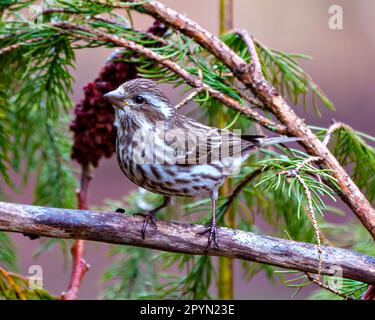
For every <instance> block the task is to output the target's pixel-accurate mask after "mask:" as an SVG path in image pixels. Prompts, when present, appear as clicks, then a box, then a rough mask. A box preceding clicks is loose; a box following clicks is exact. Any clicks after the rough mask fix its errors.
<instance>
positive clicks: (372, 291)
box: [362, 285, 375, 300]
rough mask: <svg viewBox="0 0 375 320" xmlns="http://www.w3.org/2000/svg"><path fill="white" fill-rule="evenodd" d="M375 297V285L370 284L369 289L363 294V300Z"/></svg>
mask: <svg viewBox="0 0 375 320" xmlns="http://www.w3.org/2000/svg"><path fill="white" fill-rule="evenodd" d="M374 299H375V286H374V285H369V286H368V288H367V290H366V291H365V293H364V294H363V296H362V300H374Z"/></svg>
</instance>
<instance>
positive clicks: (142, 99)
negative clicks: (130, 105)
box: [134, 96, 145, 104]
mask: <svg viewBox="0 0 375 320" xmlns="http://www.w3.org/2000/svg"><path fill="white" fill-rule="evenodd" d="M144 101H145V99H144V98H143V97H142V96H135V97H134V102H135V103H138V104H140V103H143V102H144Z"/></svg>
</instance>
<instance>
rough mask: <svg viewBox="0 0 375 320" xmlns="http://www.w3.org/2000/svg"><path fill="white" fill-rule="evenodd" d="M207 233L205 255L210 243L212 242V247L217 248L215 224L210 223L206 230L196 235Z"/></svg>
mask: <svg viewBox="0 0 375 320" xmlns="http://www.w3.org/2000/svg"><path fill="white" fill-rule="evenodd" d="M206 233H208V241H207V246H206V249H205V252H206V253H207V252H208V250H209V249H210V247H211V244H212V241H213V242H214V245H215V247H216V248H219V245H218V242H217V226H216V223H211V224H210V225H209V227H208V228H207V229H205V230H204V231H202V232H198V233H197V235H199V236H202V235H205V234H206Z"/></svg>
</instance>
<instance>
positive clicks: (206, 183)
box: [103, 78, 301, 251]
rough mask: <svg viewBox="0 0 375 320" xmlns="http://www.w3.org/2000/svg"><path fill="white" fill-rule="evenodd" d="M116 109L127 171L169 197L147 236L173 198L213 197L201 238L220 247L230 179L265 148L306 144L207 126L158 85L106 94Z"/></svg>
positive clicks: (119, 153)
mask: <svg viewBox="0 0 375 320" xmlns="http://www.w3.org/2000/svg"><path fill="white" fill-rule="evenodd" d="M103 97H104V98H105V99H107V100H108V101H109V102H110V103H111V104H112V106H113V107H114V110H115V121H114V126H115V128H116V132H117V134H116V157H117V161H118V164H119V167H120V168H121V170H122V172H123V173H124V174H125V175H126V176H127V177H128V178H129V179H130V180H131V181H132V182H133V183H135V184H136V185H138V186H140V187H142V188H144V189H146V190H148V191H151V192H153V193H156V194H159V195H162V196H163V202H162V203H161V204H160V205H159V206H157V207H156V208H155V209H153V210H150V211H148V212H145V213H138V214H136V215H140V216H142V217H143V218H144V221H143V225H142V230H141V235H142V238H143V239H145V235H146V228H147V226H148V224H149V223H151V224H152V225H153V226H154V228H157V224H156V223H157V220H156V217H155V215H156V213H157V212H158V211H160V210H161V209H163V208H165V207H167V206H168V205H169V204H170V203H171V199H172V198H173V197H192V198H199V197H208V196H209V197H210V198H211V211H212V217H211V222H210V224H209V225H208V226H207V228H206V229H205V230H204V231H203V232H200V233H199V234H198V235H204V234H208V240H207V246H206V251H207V250H208V249H209V248H210V247H211V244H212V242H213V243H214V245H215V246H216V247H218V246H219V245H218V230H217V223H216V203H217V200H218V190H219V188H220V186H221V185H222V184H223V183H224V180H225V179H226V178H227V177H228V176H231V175H234V174H236V173H237V172H239V170H240V169H241V165H242V164H243V163H244V162H245V161H246V160H247V158H248V157H249V156H250V155H251V154H253V153H255V152H256V151H258V150H259V149H260V148H262V147H265V146H269V145H273V144H277V143H286V142H293V141H298V140H301V138H298V137H287V136H277V137H266V136H264V135H241V134H240V133H236V132H235V130H233V132H231V131H228V130H225V129H220V128H215V127H210V126H207V125H204V124H202V123H200V122H198V121H196V120H194V119H191V118H189V117H186V116H184V115H182V114H180V113H178V112H177V110H176V109H175V107H174V106H173V104H172V103H171V101H170V100H169V99H168V97H167V96H166V95H165V94H164V92H163V91H162V89H161V88H160V87H159V86H158V84H157V83H156V82H154V81H153V80H150V79H145V78H136V79H133V80H129V81H127V82H125V83H123V84H121V85H120V86H119V87H118V88H117V89H115V90H113V91H110V92H108V93H106V94H104V95H103Z"/></svg>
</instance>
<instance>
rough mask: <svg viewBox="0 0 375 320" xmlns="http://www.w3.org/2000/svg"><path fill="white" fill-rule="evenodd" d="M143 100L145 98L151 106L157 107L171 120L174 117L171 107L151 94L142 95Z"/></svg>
mask: <svg viewBox="0 0 375 320" xmlns="http://www.w3.org/2000/svg"><path fill="white" fill-rule="evenodd" d="M141 96H142V97H143V98H145V99H146V100H147V101H148V102H149V103H150V104H152V105H153V106H155V107H157V108H159V109H160V111H161V112H162V113H163V114H164V115H165V116H166V117H167V118H169V117H170V116H171V115H172V110H171V107H170V106H169V104H168V103H166V102H164V101H162V100H161V99H160V98H158V97H157V96H155V95H153V94H150V93H145V94H142V95H141Z"/></svg>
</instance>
